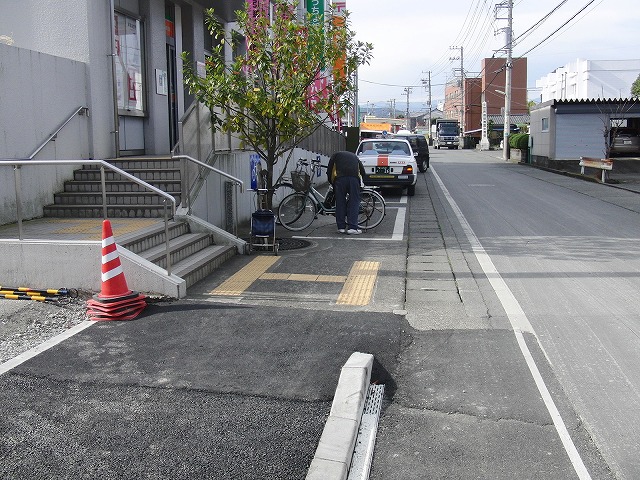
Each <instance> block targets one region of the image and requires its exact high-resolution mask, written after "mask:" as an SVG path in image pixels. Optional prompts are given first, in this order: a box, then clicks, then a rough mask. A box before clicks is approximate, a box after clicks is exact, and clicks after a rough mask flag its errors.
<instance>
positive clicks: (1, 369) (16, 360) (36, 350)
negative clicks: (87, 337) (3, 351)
mask: <svg viewBox="0 0 640 480" xmlns="http://www.w3.org/2000/svg"><path fill="white" fill-rule="evenodd" d="M94 323H96V322H94V321H90V320H85V321H84V322H82V323H79V324H77V325H75V326H73V327H71V328H70V329H69V330H66V331H64V332H62V333H60V334H58V335H56V336H55V337H53V338H50V339H49V340H47V341H46V342H43V343H41V344H40V345H37V346H35V347H33V348H32V349H30V350H27V351H26V352H24V353H21V354H20V355H18V356H16V357H13V358H12V359H11V360H7V361H6V362H4V363H3V364H1V365H0V375H2V374H3V373H6V372H8V371H9V370H11V369H12V368H15V367H17V366H18V365H20V364H21V363H24V362H26V361H27V360H29V359H31V358H33V357H35V356H36V355H38V354H40V353H42V352H44V351H45V350H49V349H50V348H51V347H53V346H55V345H57V344H59V343H60V342H62V341H63V340H66V339H67V338H69V337H72V336H73V335H75V334H76V333H78V332H81V331H82V330H84V329H86V328H89V327H90V326H91V325H93V324H94Z"/></svg>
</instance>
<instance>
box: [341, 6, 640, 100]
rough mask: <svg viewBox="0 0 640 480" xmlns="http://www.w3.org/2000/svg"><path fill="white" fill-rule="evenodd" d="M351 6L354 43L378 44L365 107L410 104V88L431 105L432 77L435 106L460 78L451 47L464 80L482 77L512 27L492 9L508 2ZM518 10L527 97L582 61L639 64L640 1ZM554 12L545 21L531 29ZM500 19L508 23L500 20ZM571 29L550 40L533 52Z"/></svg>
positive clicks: (366, 72) (363, 89)
mask: <svg viewBox="0 0 640 480" xmlns="http://www.w3.org/2000/svg"><path fill="white" fill-rule="evenodd" d="M346 2H347V10H348V11H349V12H351V17H350V19H351V23H352V28H353V30H355V32H356V38H357V39H358V40H362V41H365V42H370V43H373V45H374V50H373V55H374V58H373V60H372V61H371V64H370V65H368V66H367V65H365V66H362V67H360V70H359V103H360V104H361V105H365V104H366V103H367V102H369V103H370V104H375V105H376V106H383V105H385V104H387V103H388V101H389V100H391V99H395V100H396V105H397V106H401V105H406V101H407V97H406V95H403V92H404V89H405V87H408V86H411V87H413V89H412V92H411V94H410V100H411V102H412V103H413V102H425V104H426V102H427V99H428V93H427V90H426V89H425V88H422V87H420V86H421V85H423V79H424V80H426V79H427V76H428V73H427V72H429V71H431V84H432V101H433V103H434V107H435V103H436V102H437V101H438V100H442V98H443V97H444V84H445V83H446V81H447V79H449V78H451V76H452V75H453V70H452V69H453V68H457V69H458V70H457V72H458V74H459V69H460V60H459V59H458V60H453V61H451V60H450V58H452V57H458V58H459V57H460V49H459V48H457V49H451V48H450V47H452V46H453V47H460V46H462V47H463V49H462V51H463V60H464V70H465V73H466V75H468V76H477V75H478V74H479V73H480V69H481V60H482V59H483V58H487V57H491V56H492V55H493V54H494V51H495V50H499V49H501V48H503V47H504V45H505V36H504V33H498V34H497V35H494V32H498V31H499V30H500V29H501V28H505V27H506V26H507V21H506V17H507V9H506V8H504V9H499V10H498V15H496V8H495V6H496V4H497V3H502V4H505V5H506V4H507V2H506V0H505V1H504V2H497V1H496V0H346ZM513 5H514V7H513V34H514V38H515V39H517V37H519V36H521V35H522V36H523V38H521V39H518V40H517V42H516V44H515V46H514V48H513V56H514V57H520V56H525V57H527V59H528V60H527V63H528V78H527V87H528V96H529V98H534V99H535V98H539V95H540V92H539V91H538V90H536V89H535V84H536V80H538V79H540V78H541V77H543V76H545V75H546V74H548V73H550V72H552V71H553V70H554V69H555V68H557V67H561V66H564V65H566V64H567V63H569V62H572V61H575V60H576V59H578V58H581V59H585V60H616V59H640V2H639V1H638V0H564V1H563V0H514V1H513ZM587 5H588V6H587ZM585 6H586V9H584V10H583V11H582V13H578V12H579V11H580V10H582V9H583V8H584V7H585ZM556 7H558V8H557V10H555V12H554V13H553V14H551V15H550V16H549V17H548V19H547V20H545V21H544V22H542V23H541V24H540V25H539V26H538V27H536V28H533V29H531V27H534V26H535V25H536V24H537V23H538V22H539V21H540V20H542V19H543V18H544V17H545V16H547V14H549V13H550V12H552V11H553V10H554V9H556ZM576 14H577V16H575V15H576ZM496 16H498V17H502V18H504V19H505V20H496ZM574 16H575V18H574V19H573V20H571V18H572V17H574ZM567 22H569V23H568V24H567V25H566V26H565V27H563V28H562V29H561V30H559V32H558V33H556V34H555V35H554V36H552V37H551V38H550V39H549V40H547V41H545V42H544V43H542V44H541V45H540V46H536V45H537V44H538V43H540V42H542V41H543V40H544V39H545V38H546V37H547V36H548V35H550V34H551V33H552V32H553V31H555V30H556V29H558V28H560V27H561V26H562V25H563V24H565V23H567ZM529 29H531V31H530V32H527V30H529ZM525 35H526V36H525ZM529 50H531V51H529ZM496 56H504V53H503V54H497V55H496ZM380 84H386V85H380ZM626 93H628V92H626Z"/></svg>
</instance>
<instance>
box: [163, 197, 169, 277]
mask: <svg viewBox="0 0 640 480" xmlns="http://www.w3.org/2000/svg"><path fill="white" fill-rule="evenodd" d="M163 203H164V239H165V247H166V249H165V252H166V257H167V275H168V276H169V275H171V249H170V248H169V216H168V215H167V199H166V198H165V199H163Z"/></svg>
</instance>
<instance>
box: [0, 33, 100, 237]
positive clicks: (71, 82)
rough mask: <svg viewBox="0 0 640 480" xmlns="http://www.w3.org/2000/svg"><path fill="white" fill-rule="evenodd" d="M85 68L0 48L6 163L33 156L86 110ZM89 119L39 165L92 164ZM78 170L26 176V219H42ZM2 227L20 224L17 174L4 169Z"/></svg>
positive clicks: (29, 170)
mask: <svg viewBox="0 0 640 480" xmlns="http://www.w3.org/2000/svg"><path fill="white" fill-rule="evenodd" d="M86 73H87V72H86V65H85V64H84V63H82V62H78V61H74V60H68V59H65V58H61V57H54V56H51V55H47V54H43V53H39V52H35V51H32V50H25V49H22V48H17V47H15V46H8V45H3V44H0V84H2V88H3V91H5V92H11V95H0V134H1V135H2V139H3V141H2V142H0V158H25V157H28V156H30V155H31V154H32V153H33V152H34V151H35V150H36V148H37V147H39V146H40V145H41V144H42V143H43V142H44V141H45V140H46V139H47V138H48V137H49V135H51V133H53V132H54V131H55V130H56V129H57V128H58V127H59V126H60V125H61V124H62V123H63V122H64V121H65V120H66V119H67V118H68V117H69V116H70V115H71V114H72V113H73V112H74V111H75V110H76V109H77V108H78V107H81V106H86V105H87V104H88V101H87V84H86V81H87V74H86ZM88 132H89V119H88V118H87V117H86V116H76V117H75V118H73V120H71V122H70V123H69V124H67V126H65V127H64V128H63V130H62V131H61V132H60V133H59V135H58V136H57V138H56V140H55V141H53V142H50V143H49V144H47V146H46V147H45V148H44V149H43V150H42V151H41V152H40V153H39V154H38V155H37V156H36V157H35V158H36V159H83V158H89V156H90V147H89V140H88V139H89V134H88ZM72 170H73V168H72V167H70V166H65V167H49V166H46V167H45V166H34V167H24V168H23V169H22V172H21V177H22V183H21V184H22V195H23V199H24V202H23V205H22V208H23V215H24V218H33V217H38V216H41V215H42V206H43V205H45V204H49V203H52V202H53V193H54V192H56V191H60V190H61V189H62V188H61V187H62V185H63V182H64V180H66V179H70V178H71V175H72V173H71V172H72ZM0 202H1V205H2V206H3V208H2V209H0V225H1V224H5V223H10V222H13V221H15V220H16V202H15V187H14V175H13V168H11V167H9V166H2V167H0Z"/></svg>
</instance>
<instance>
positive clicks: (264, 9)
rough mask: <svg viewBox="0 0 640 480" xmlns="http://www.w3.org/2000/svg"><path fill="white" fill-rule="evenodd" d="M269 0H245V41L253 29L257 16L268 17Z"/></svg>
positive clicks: (249, 39)
mask: <svg viewBox="0 0 640 480" xmlns="http://www.w3.org/2000/svg"><path fill="white" fill-rule="evenodd" d="M269 3H270V2H269V0H247V32H246V33H247V41H248V42H250V41H251V35H252V34H253V33H254V31H255V25H256V23H257V20H258V18H260V17H266V18H269Z"/></svg>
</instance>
